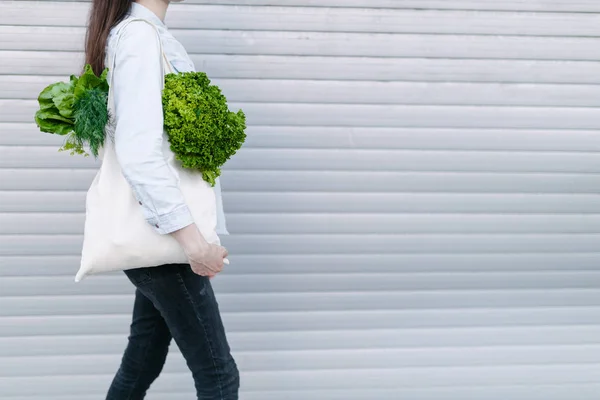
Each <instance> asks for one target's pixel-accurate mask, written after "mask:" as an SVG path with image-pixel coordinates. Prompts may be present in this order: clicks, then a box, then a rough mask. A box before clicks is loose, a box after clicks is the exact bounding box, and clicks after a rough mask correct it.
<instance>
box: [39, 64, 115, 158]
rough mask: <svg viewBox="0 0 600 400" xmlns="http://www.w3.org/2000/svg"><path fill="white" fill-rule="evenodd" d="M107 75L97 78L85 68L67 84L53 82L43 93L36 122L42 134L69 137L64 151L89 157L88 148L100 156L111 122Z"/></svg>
mask: <svg viewBox="0 0 600 400" xmlns="http://www.w3.org/2000/svg"><path fill="white" fill-rule="evenodd" d="M107 73H108V70H107V69H105V70H104V71H103V72H102V74H101V75H100V76H96V75H95V74H94V71H93V70H92V67H91V66H90V65H86V67H85V70H84V72H83V74H82V75H81V76H80V77H76V76H74V75H72V76H71V79H70V80H69V82H68V83H65V82H57V83H53V84H51V85H49V86H48V87H46V88H45V89H44V90H42V92H41V93H40V95H39V97H38V103H39V105H40V109H39V110H38V111H37V112H36V114H35V122H36V123H37V125H38V127H39V128H40V130H41V131H42V132H47V133H53V134H57V135H63V136H64V135H67V138H66V140H65V144H64V145H63V147H61V148H60V150H61V151H70V152H71V154H83V155H87V153H86V152H85V150H84V146H86V145H87V146H89V147H90V151H91V152H92V154H93V155H94V156H96V157H97V156H98V151H99V150H100V148H101V147H102V145H103V144H104V138H105V130H106V126H107V124H108V121H109V114H108V81H107Z"/></svg>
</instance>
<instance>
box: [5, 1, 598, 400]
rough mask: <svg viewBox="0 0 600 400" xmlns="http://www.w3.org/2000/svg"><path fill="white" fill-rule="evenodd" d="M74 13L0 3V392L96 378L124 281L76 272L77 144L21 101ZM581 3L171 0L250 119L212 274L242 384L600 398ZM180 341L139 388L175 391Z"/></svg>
mask: <svg viewBox="0 0 600 400" xmlns="http://www.w3.org/2000/svg"><path fill="white" fill-rule="evenodd" d="M86 11H87V5H86V4H85V3H78V2H48V1H16V2H12V1H2V2H0V240H1V241H0V398H1V399H2V400H34V399H35V400H37V399H43V400H75V399H76V400H92V399H94V400H96V399H98V400H99V399H101V398H103V397H102V394H103V392H104V390H105V389H106V387H107V385H108V382H109V381H110V379H111V377H112V374H113V373H114V371H115V368H116V366H117V365H118V361H119V357H120V353H121V351H122V349H123V346H124V343H125V340H126V332H127V327H128V322H129V312H130V308H131V303H132V297H131V293H132V288H131V286H130V284H129V282H128V281H127V280H126V279H125V278H124V277H123V276H121V275H112V276H100V277H94V278H91V279H89V280H88V281H86V282H84V283H82V284H80V285H75V284H74V283H73V282H72V280H73V275H74V273H75V271H76V269H77V266H78V256H77V254H78V252H79V250H80V245H81V232H82V224H83V212H84V195H85V194H84V191H85V189H86V188H87V186H88V184H89V182H90V181H91V179H92V177H93V175H94V173H95V168H96V165H95V164H94V162H93V161H92V160H89V159H82V158H77V157H70V156H68V155H65V154H59V153H57V151H56V148H57V145H58V144H60V140H57V139H58V138H56V137H51V136H50V135H45V134H41V133H39V132H37V131H36V128H35V126H34V124H33V123H32V122H31V120H32V115H33V113H34V111H35V108H36V102H35V100H34V99H35V96H36V94H37V93H38V92H39V90H40V89H41V88H42V87H43V86H44V85H46V84H48V83H50V82H52V81H55V80H56V79H57V78H65V77H66V76H67V75H68V74H70V73H73V72H75V71H76V70H77V67H78V66H79V65H80V63H81V60H82V58H81V49H82V35H83V33H84V27H83V23H84V20H85V14H86ZM599 12H600V5H599V3H598V2H597V1H595V0H579V1H570V0H538V1H527V0H512V1H502V2H499V1H495V0H478V1H474V0H443V1H440V0H438V1H435V0H419V1H405V0H318V1H316V0H227V1H223V0H220V1H216V0H214V1H198V0H196V1H187V2H186V3H184V4H178V5H174V6H173V7H172V9H171V11H170V15H169V19H168V21H167V22H168V24H169V25H170V27H171V28H172V29H173V32H174V33H175V34H176V36H178V37H179V38H180V39H181V40H182V41H183V43H184V45H185V46H186V47H187V48H188V50H189V51H190V52H191V53H193V58H194V60H195V62H196V64H197V66H198V68H199V69H201V70H205V71H207V72H208V73H209V75H211V76H212V77H213V78H214V80H215V81H216V82H217V83H218V84H220V85H221V86H222V87H223V88H224V90H225V92H226V94H227V95H228V96H229V99H230V100H231V101H232V102H234V103H235V105H236V106H240V107H242V108H243V109H244V110H245V111H246V112H247V114H248V117H249V121H250V125H251V126H250V128H249V138H248V144H247V146H246V148H245V149H244V150H243V151H242V152H241V153H240V154H239V155H238V156H237V157H236V158H235V160H233V161H231V163H230V164H229V165H228V167H227V168H226V172H225V174H224V178H223V185H224V190H225V192H224V198H225V203H226V204H225V206H226V210H227V212H228V220H229V225H230V228H231V231H232V232H233V235H232V236H231V237H229V238H226V240H225V243H226V245H227V246H228V248H229V249H230V251H231V253H232V256H231V260H232V265H231V267H230V268H229V270H228V271H227V273H226V274H224V275H223V276H222V277H220V278H219V279H217V280H216V281H215V285H216V287H217V290H218V294H219V299H220V303H221V306H222V310H223V312H224V319H225V323H226V326H227V328H228V330H229V332H230V338H231V342H232V345H233V348H234V349H235V352H236V356H237V359H238V361H239V364H240V366H241V369H242V371H243V387H244V394H243V399H244V400H259V399H260V400H274V399H277V400H280V399H286V400H306V399H316V400H338V399H344V400H373V399H378V400H397V399H407V400H454V399H461V400H467V399H473V400H500V399H502V400H504V399H511V400H591V399H594V400H595V399H597V398H598V392H599V391H600V272H598V265H599V262H600V155H599V154H598V151H600V132H598V128H600V109H599V108H598V106H600V90H599V87H598V84H599V83H600V14H598V13H599ZM266 219H268V221H269V223H265V222H264V221H265V220H266ZM173 350H174V351H173V352H172V354H171V356H170V359H169V363H168V367H167V368H166V371H165V373H164V375H163V376H162V377H161V378H160V379H159V381H158V382H157V384H156V386H155V387H154V389H153V391H152V394H151V396H149V398H151V399H154V400H157V399H158V400H165V399H169V400H170V399H189V398H191V389H192V383H191V379H190V377H189V376H188V373H187V371H186V367H185V364H184V363H183V360H182V358H181V356H180V354H178V353H177V351H176V350H175V349H173ZM574 396H575V397H574Z"/></svg>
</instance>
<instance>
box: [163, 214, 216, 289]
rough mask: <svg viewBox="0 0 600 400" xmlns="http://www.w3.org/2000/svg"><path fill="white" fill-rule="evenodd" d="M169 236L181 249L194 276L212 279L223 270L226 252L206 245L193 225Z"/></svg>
mask: <svg viewBox="0 0 600 400" xmlns="http://www.w3.org/2000/svg"><path fill="white" fill-rule="evenodd" d="M171 235H172V236H173V237H174V238H175V240H177V241H178V242H179V244H180V245H181V247H182V248H183V251H184V252H185V254H186V256H187V258H188V261H189V263H190V266H191V267H192V271H194V272H195V273H196V274H198V275H201V276H208V277H209V278H212V277H214V276H215V275H216V274H218V273H219V272H221V271H222V270H223V266H224V264H225V262H224V259H225V258H226V257H227V250H226V249H225V247H223V246H219V245H216V244H210V243H208V242H207V241H206V240H205V239H204V237H203V236H202V234H201V233H200V231H199V230H198V228H197V227H196V225H195V224H192V225H189V226H186V227H185V228H183V229H180V230H178V231H176V232H173V233H172V234H171Z"/></svg>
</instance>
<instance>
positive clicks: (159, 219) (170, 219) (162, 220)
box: [146, 205, 194, 235]
mask: <svg viewBox="0 0 600 400" xmlns="http://www.w3.org/2000/svg"><path fill="white" fill-rule="evenodd" d="M146 221H148V223H149V224H150V225H152V227H153V228H154V230H155V231H156V232H158V233H160V234H161V235H167V234H169V233H172V232H175V231H178V230H180V229H183V228H185V227H186V226H188V225H191V224H193V223H194V218H192V213H191V212H190V209H189V208H188V207H187V206H185V205H184V206H181V207H179V208H176V209H175V210H174V211H171V212H170V213H168V214H163V215H158V216H155V217H152V218H148V219H146Z"/></svg>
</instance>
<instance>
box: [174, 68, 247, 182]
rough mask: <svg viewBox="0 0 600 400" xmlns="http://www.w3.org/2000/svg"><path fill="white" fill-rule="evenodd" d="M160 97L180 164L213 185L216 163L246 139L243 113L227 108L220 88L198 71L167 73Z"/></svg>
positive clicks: (221, 162) (234, 150) (225, 158)
mask: <svg viewBox="0 0 600 400" xmlns="http://www.w3.org/2000/svg"><path fill="white" fill-rule="evenodd" d="M162 100H163V110H164V124H165V129H166V131H167V136H168V138H169V143H170V145H171V150H172V151H173V153H175V157H176V158H177V160H179V161H180V162H181V163H182V166H183V167H185V168H191V169H197V170H200V171H202V176H203V178H204V180H205V181H207V182H209V183H210V184H211V185H213V186H214V185H215V183H216V182H215V180H216V179H217V177H219V175H220V174H221V170H220V167H221V166H222V165H223V164H225V162H226V161H227V160H229V158H230V157H231V156H233V155H234V154H235V153H236V152H237V151H238V150H239V149H240V148H241V147H242V144H243V143H244V141H245V140H246V134H245V133H244V130H245V129H246V116H245V115H244V113H243V112H242V111H241V110H239V111H238V112H237V113H234V112H231V111H229V108H228V107H227V99H226V98H225V96H224V95H223V94H222V93H221V90H220V89H219V88H218V87H217V86H215V85H211V84H210V80H209V79H208V77H207V76H206V74H205V73H202V72H186V73H180V74H168V75H167V76H166V77H165V87H164V90H163V96H162Z"/></svg>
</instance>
